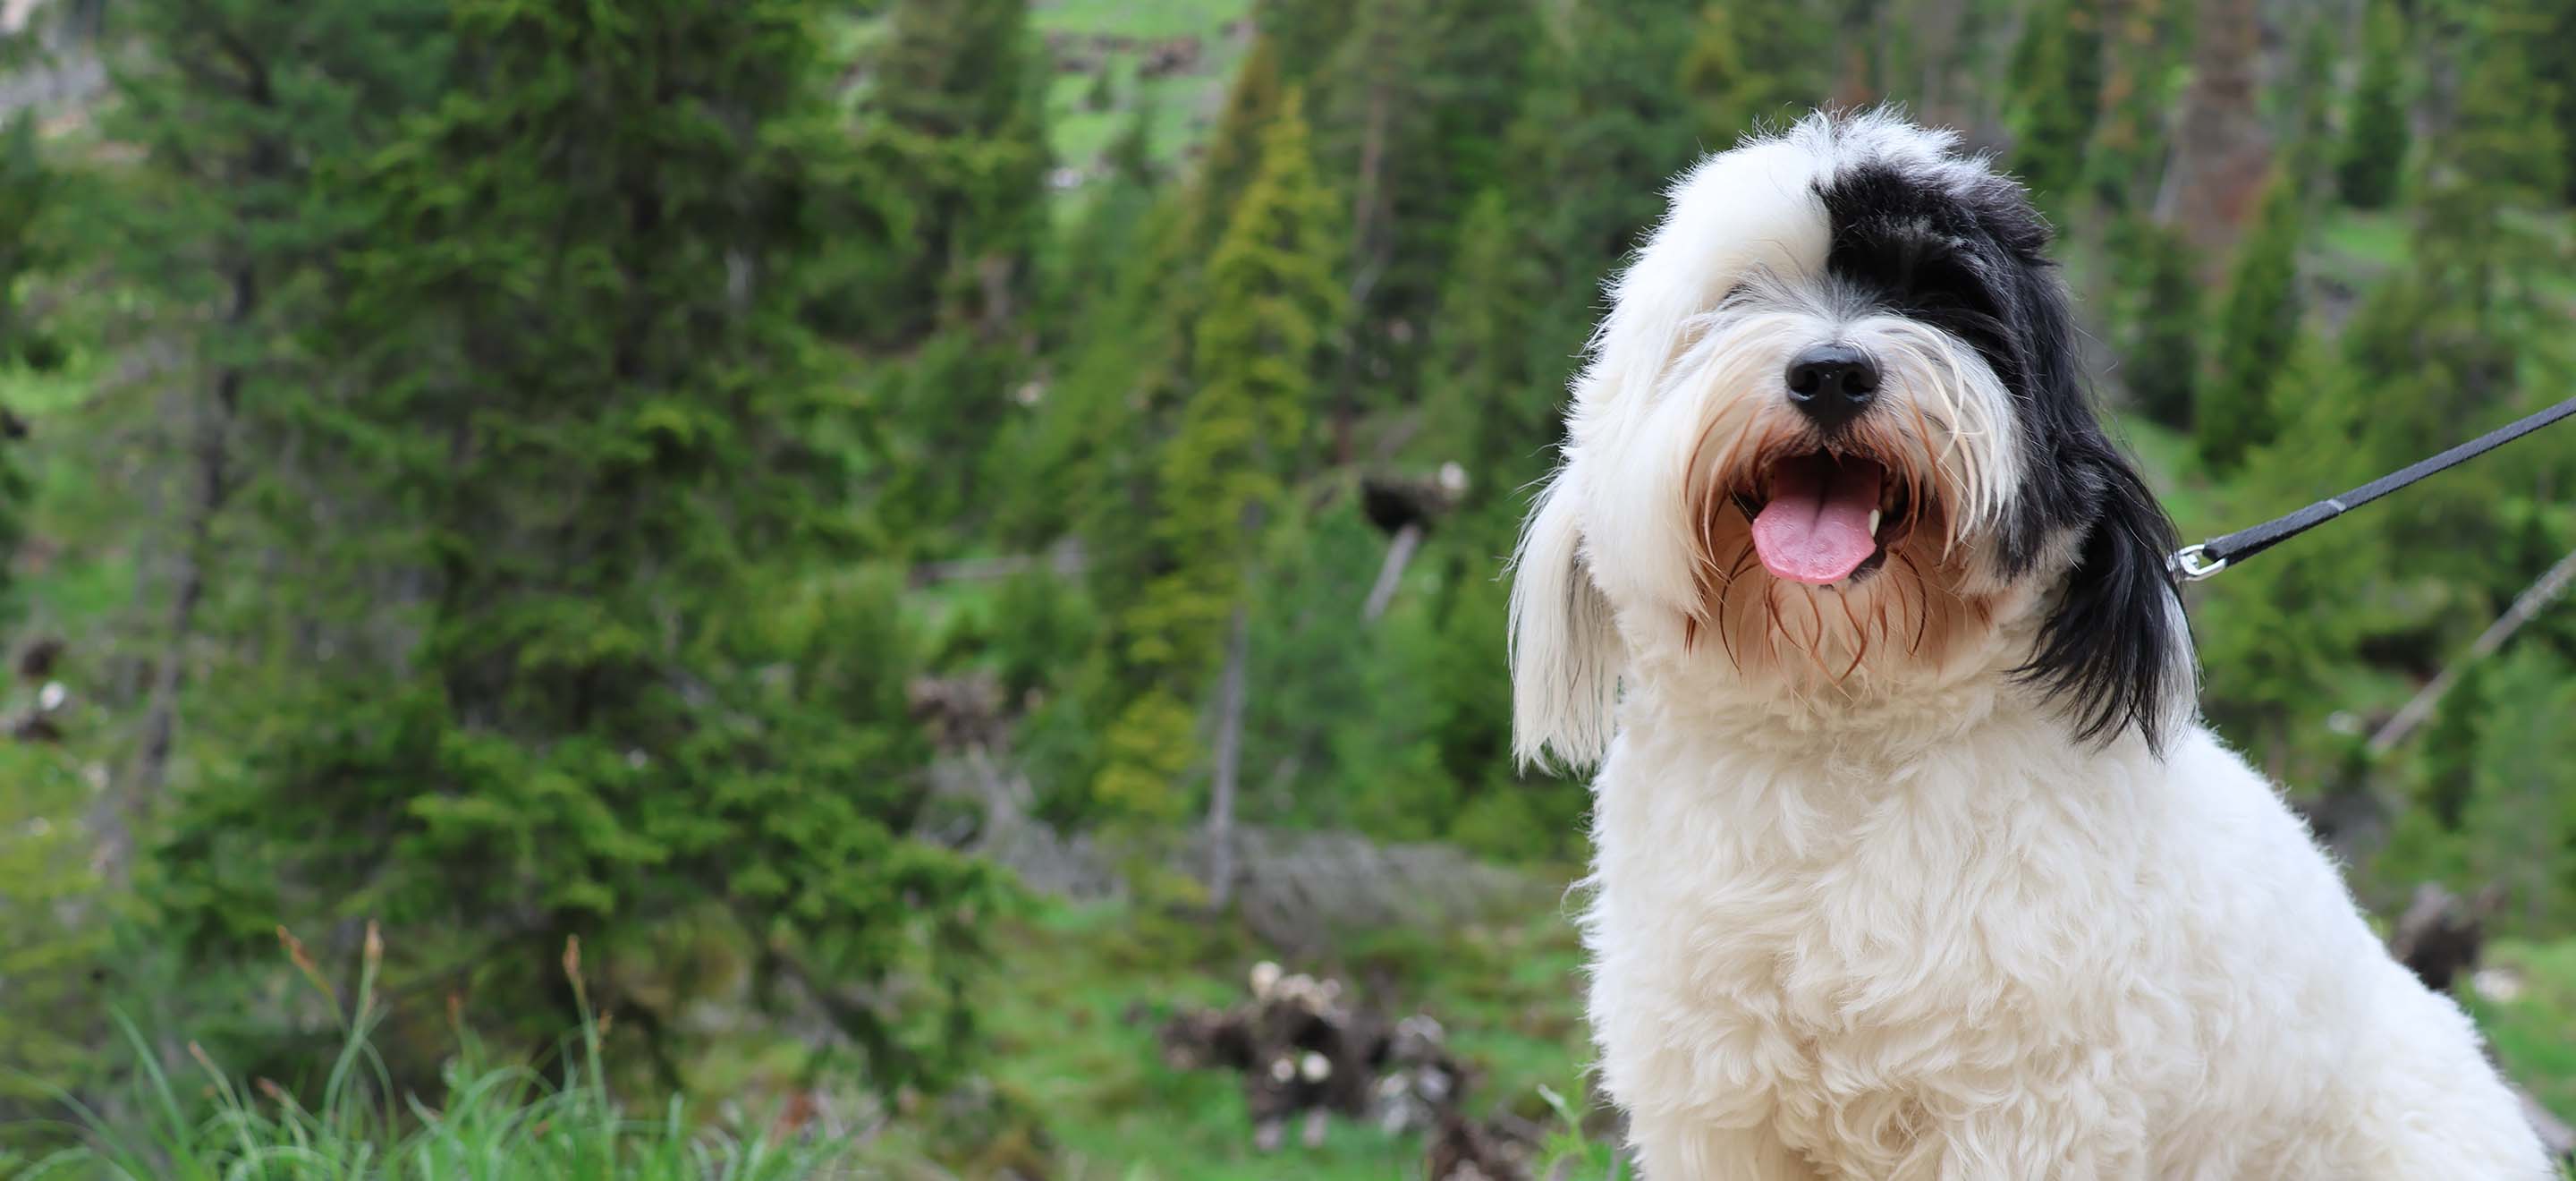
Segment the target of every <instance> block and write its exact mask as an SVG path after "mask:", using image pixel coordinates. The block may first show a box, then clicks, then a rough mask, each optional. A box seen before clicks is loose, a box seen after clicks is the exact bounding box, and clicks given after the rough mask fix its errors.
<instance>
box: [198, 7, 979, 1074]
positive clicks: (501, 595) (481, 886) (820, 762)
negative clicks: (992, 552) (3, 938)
mask: <svg viewBox="0 0 2576 1181" xmlns="http://www.w3.org/2000/svg"><path fill="white" fill-rule="evenodd" d="M827 8H828V6H827V5H825V4H822V3H819V2H816V0H725V2H722V3H712V2H710V3H683V2H679V0H674V2H672V3H666V4H658V5H653V6H650V7H647V8H642V9H635V8H628V9H620V10H615V11H611V10H608V9H603V8H600V7H598V6H595V5H591V4H588V3H585V2H582V0H555V2H550V3H528V2H524V0H488V2H487V0H465V2H463V3H461V4H460V6H459V8H458V11H457V22H458V23H457V28H458V33H459V37H460V39H461V42H462V44H461V46H460V53H459V57H458V60H459V61H460V62H461V63H464V67H463V68H462V69H460V70H459V71H458V72H457V73H456V74H454V75H453V76H452V78H453V81H452V86H453V90H452V92H451V93H449V94H448V95H447V97H446V99H445V101H443V102H442V103H440V104H439V105H438V106H437V108H436V110H435V113H434V114H431V115H429V116H427V117H423V118H419V119H416V120H413V121H412V122H411V123H410V124H409V125H408V126H407V127H406V128H405V130H404V132H403V134H402V137H401V139H400V141H399V142H398V143H397V144H395V145H394V146H392V147H391V148H389V149H388V150H387V151H385V152H384V153H382V154H381V156H379V157H378V158H377V159H376V160H375V161H374V163H373V164H372V165H371V166H370V167H368V168H366V169H365V170H363V171H361V172H355V173H353V174H351V175H349V176H348V177H347V179H346V183H347V184H348V185H350V186H351V187H352V189H353V190H354V191H355V193H356V194H357V195H358V196H359V197H360V198H362V199H363V200H364V201H365V202H366V204H367V205H368V206H369V207H370V208H372V209H373V210H374V214H375V215H374V217H373V219H372V220H371V221H370V222H369V223H368V224H367V225H366V226H365V233H364V234H363V236H361V237H359V238H358V239H357V240H356V241H354V242H353V243H352V244H351V247H352V248H351V249H349V250H348V251H346V252H345V254H344V257H343V260H342V261H343V264H344V266H345V267H346V270H347V285H346V287H345V288H344V289H342V290H340V291H338V292H337V293H336V294H338V295H339V296H340V298H339V300H338V301H337V310H336V312H335V314H333V315H332V316H330V317H328V318H327V319H325V320H323V321H322V325H321V327H320V328H318V329H317V330H316V335H315V342H316V351H317V354H318V355H324V356H332V357H340V358H346V359H347V361H348V363H349V364H350V366H351V367H352V370H353V372H352V373H351V374H349V380H348V381H346V383H345V384H346V386H347V387H348V392H347V394H346V395H345V398H344V401H343V403H342V404H341V405H340V406H338V407H337V408H336V409H335V412H334V414H333V415H332V416H331V417H330V418H328V419H327V420H321V421H317V422H315V423H313V424H312V426H313V429H314V431H315V442H314V445H315V446H318V447H324V448H327V449H331V450H335V451H338V452H341V453H344V454H347V455H349V456H350V457H351V462H350V463H349V464H348V465H347V466H346V469H345V470H341V471H338V472H335V473H332V475H333V476H334V484H333V486H332V487H330V488H329V489H328V491H329V492H330V494H331V497H332V499H333V501H334V502H335V503H337V504H340V505H343V506H356V507H367V506H371V507H372V508H373V510H374V511H373V512H372V513H368V514H366V515H360V514H359V513H358V512H357V511H356V507H349V508H344V510H343V511H342V512H340V513H336V514H334V515H332V516H330V517H326V518H323V520H322V525H323V528H322V529H320V530H318V531H317V530H316V529H315V528H314V527H313V524H312V518H310V517H309V516H308V517H307V518H305V522H304V526H303V527H304V530H305V536H304V537H303V539H302V540H303V541H304V542H305V543H306V544H309V545H312V546H314V547H316V548H337V549H339V550H342V551H344V552H352V553H355V554H359V555H362V556H363V558H362V560H363V561H364V562H365V563H366V565H367V566H368V567H369V568H370V572H369V578H370V579H371V581H373V582H374V584H375V585H379V586H382V587H386V588H398V589H394V590H392V593H391V595H390V599H391V601H390V602H385V603H380V604H378V605H376V606H374V607H371V608H370V609H369V614H368V616H367V618H369V619H374V620H379V621H381V620H382V619H383V618H385V617H387V616H390V617H392V618H395V619H399V620H400V621H401V623H402V626H401V628H400V629H399V630H398V631H396V632H395V633H394V634H393V635H392V636H389V637H386V638H384V639H381V640H380V641H379V643H380V644H381V645H383V646H385V647H387V648H388V649H389V650H388V651H387V652H386V654H385V656H384V658H383V659H381V660H379V661H376V662H374V663H373V664H372V666H360V667H356V668H351V667H346V666H344V665H326V666H324V667H322V668H320V669H315V670H309V671H307V670H301V669H294V670H289V671H287V672H285V673H282V674H281V675H279V676H278V677H277V678H276V679H275V681H274V683H273V685H272V686H271V688H270V691H271V693H272V694H273V696H272V698H271V700H269V701H267V702H265V703H264V705H265V706H266V707H267V708H268V710H269V711H270V713H269V715H268V717H269V720H268V722H267V723H266V726H265V728H264V729H263V730H262V731H261V732H259V733H258V735H257V739H258V740H257V741H256V742H255V743H252V744H251V745H250V747H249V749H248V750H247V751H246V752H245V755H244V757H243V758H242V760H241V761H240V763H239V765H238V766H237V767H236V768H234V769H233V770H232V771H231V772H230V773H227V774H223V775H220V776H212V777H210V781H209V783H208V784H207V785H206V787H205V788H204V789H203V790H201V791H199V792H197V793H194V794H193V795H192V797H191V798H190V800H189V802H188V803H189V806H188V808H187V809H186V810H185V812H184V813H183V814H182V815H181V816H180V817H179V818H178V824H177V831H176V834H175V838H174V840H173V842H172V843H171V845H170V846H169V848H168V849H167V850H166V851H165V854H164V857H163V864H164V866H165V871H166V874H167V878H168V881H167V883H166V885H165V888H164V889H163V891H162V899H161V901H162V906H163V908H164V909H165V911H166V912H167V913H168V914H169V915H171V916H172V919H173V920H174V921H175V922H178V923H180V924H183V925H184V927H185V928H186V929H187V930H189V931H191V932H192V933H193V934H194V936H195V938H196V942H197V944H198V945H199V946H200V947H203V948H207V949H209V950H212V949H232V950H237V951H238V950H246V949H248V948H253V947H258V946H259V945H260V944H261V943H263V942H265V941H267V940H268V939H269V938H270V934H269V933H270V932H271V931H272V930H273V928H274V925H275V924H277V923H278V922H281V921H283V922H286V923H287V924H289V925H290V926H294V927H298V928H303V929H313V928H316V927H322V926H325V925H327V924H329V923H331V922H334V921H343V920H354V919H357V918H360V917H373V918H378V919H381V920H382V921H383V922H384V923H385V924H386V927H387V932H388V934H387V942H388V943H389V944H390V945H391V946H392V947H393V948H395V949H397V954H401V952H402V950H403V949H417V951H416V952H414V953H413V954H416V955H418V956H420V957H422V959H423V960H430V959H439V960H444V959H446V958H447V957H452V956H459V955H461V956H463V957H465V958H466V959H467V960H468V961H469V962H478V963H481V964H484V965H486V968H485V969H484V971H483V973H482V975H481V979H480V984H479V985H478V998H479V999H478V1002H477V1011H478V1012H480V1013H484V1014H494V1013H497V1014H506V1015H509V1016H511V1017H513V1018H516V1019H519V1020H523V1021H525V1022H527V1026H528V1027H527V1028H525V1029H522V1030H520V1031H518V1032H525V1033H529V1034H534V1035H537V1036H552V1035H553V1034H554V1033H555V1032H556V1031H558V1030H559V1029H560V1028H561V1023H562V1021H563V1020H564V1018H565V1017H566V1016H567V1014H566V1013H565V1012H564V1011H563V1009H562V1008H561V1007H560V1006H561V1005H562V1004H563V1003H565V1002H566V1000H567V998H565V997H564V996H563V995H562V994H561V993H560V992H559V991H557V990H558V989H559V988H560V983H559V978H558V977H557V976H556V974H555V973H553V972H550V971H548V970H547V967H546V966H547V965H549V964H551V963H552V962H553V960H554V956H555V954H556V953H557V952H558V951H559V950H560V949H561V947H562V946H563V944H564V941H565V939H566V938H567V937H568V936H570V935H575V934H579V935H583V936H585V937H586V940H587V941H588V942H590V943H591V944H592V946H593V947H594V948H597V949H600V953H601V954H602V958H605V959H606V960H607V961H608V963H606V964H605V965H601V966H599V967H598V969H597V972H598V978H601V979H614V978H617V977H618V976H620V975H621V974H622V975H625V976H626V977H627V978H629V979H637V978H641V979H647V980H649V979H652V978H654V977H655V975H656V973H658V972H660V971H661V968H660V967H659V966H658V965H659V963H660V962H661V960H662V959H663V958H664V957H667V956H668V954H669V948H668V946H667V944H666V943H665V942H664V941H666V940H669V939H672V938H676V937H679V934H680V933H681V932H683V931H685V930H686V927H685V926H684V925H682V920H683V919H688V920H693V921H701V922H703V921H709V920H710V919H711V918H712V919H718V920H719V921H723V922H727V923H729V924H730V925H731V926H732V927H733V928H735V929H736V930H738V931H739V933H740V934H739V938H741V939H742V940H744V941H745V942H746V943H747V944H748V945H749V946H751V947H754V948H756V949H757V952H756V958H755V961H754V964H753V973H754V978H755V980H756V981H757V982H759V983H760V984H761V985H762V992H761V995H764V996H788V995H794V994H796V993H802V994H803V995H805V996H807V997H810V998H811V1000H812V1002H813V1003H815V1004H817V1005H819V1006H820V1007H821V1008H822V1009H823V1010H824V1011H825V1012H826V1013H827V1014H828V1015H829V1016H830V1017H831V1018H832V1019H833V1020H834V1022H835V1023H836V1024H837V1025H838V1026H839V1028H840V1030H841V1032H842V1033H844V1034H845V1035H846V1036H847V1037H849V1038H850V1039H851V1040H852V1041H854V1042H855V1043H856V1044H857V1045H858V1046H859V1048H860V1049H861V1050H862V1051H863V1052H864V1054H865V1055H866V1058H867V1064H868V1066H869V1067H870V1073H869V1078H870V1081H872V1082H874V1083H876V1084H878V1085H880V1086H886V1087H892V1086H895V1085H898V1084H901V1083H904V1082H906V1081H908V1080H911V1079H915V1078H919V1077H923V1076H925V1075H931V1076H935V1075H936V1074H938V1073H939V1072H940V1071H941V1070H942V1069H943V1068H945V1067H946V1066H948V1065H950V1064H951V1062H952V1060H953V1057H954V1054H955V1053H956V1052H957V1051H958V1050H959V1048H960V1047H961V1045H962V1043H963V1038H964V1035H965V1034H966V1033H967V1032H968V1030H969V1028H970V1022H969V1020H968V1018H969V1014H968V1012H967V1010H965V1009H964V1008H963V1007H962V1004H961V989H962V987H963V979H964V976H963V974H964V973H965V972H967V971H969V970H970V969H971V966H972V963H973V956H972V955H971V951H972V948H973V928H972V927H971V926H970V916H971V915H972V914H973V913H975V911H976V909H977V908H978V907H982V906H987V905H989V903H990V901H991V900H992V898H993V888H992V886H991V884H990V882H989V879H988V878H987V876H986V872H985V871H983V870H981V869H978V868H976V867H974V866H972V865H969V864H967V863H964V862H962V861H960V860H958V859H957V858H955V857H954V856H952V855H950V854H947V853H944V852H940V851H937V850H933V849H929V848H926V847H923V846H920V845H918V844H915V843H913V842H912V841H910V840H908V839H907V838H906V837H905V836H904V835H903V834H904V833H906V832H908V831H909V829H910V827H911V819H912V817H913V815H914V814H915V813H917V812H918V810H919V809H920V807H921V806H922V800H923V793H924V791H925V788H924V786H923V785H922V784H921V782H920V779H919V777H918V775H917V774H916V771H917V768H918V767H919V766H920V765H921V763H922V762H923V761H925V759H926V751H925V749H924V742H923V739H922V737H921V735H920V733H919V732H918V730H917V728H915V727H914V726H913V725H912V724H911V723H910V722H909V720H908V719H907V717H906V714H905V710H906V701H905V696H904V679H905V677H906V675H907V672H908V670H909V669H910V668H911V667H913V666H914V664H915V662H916V660H917V654H916V653H915V652H914V651H913V650H912V647H911V642H910V640H909V639H908V637H907V636H906V634H905V632H904V629H903V627H902V621H901V618H900V617H899V615H898V614H897V612H896V611H895V609H894V606H893V604H892V602H891V598H892V587H891V586H890V585H887V584H886V582H885V580H882V579H876V578H871V577H866V576H864V573H862V574H861V575H859V576H854V575H853V573H852V571H851V570H850V568H849V563H850V561H851V560H852V558H853V556H854V555H853V554H852V553H851V552H850V549H851V547H850V545H849V542H850V540H851V537H850V531H849V529H848V528H847V526H846V524H845V523H844V522H845V519H846V517H847V516H848V515H849V509H850V506H849V505H848V504H847V503H846V502H845V500H844V497H845V496H846V495H847V489H848V488H849V487H850V486H851V485H852V482H853V481H852V471H851V468H852V458H851V456H850V455H849V454H848V453H847V449H848V447H849V446H850V444H849V442H848V440H851V439H852V438H854V437H855V436H856V435H857V430H858V427H859V426H860V425H861V424H860V423H858V422H856V421H854V416H853V415H852V413H851V409H852V408H851V406H850V404H849V399H848V395H847V393H846V392H845V391H846V389H847V384H848V380H849V375H848V373H847V372H846V370H845V369H844V368H842V366H841V364H840V363H839V362H838V358H840V357H841V356H843V354H841V353H839V352H837V351H834V350H830V349H827V348H824V347H823V346H822V344H821V342H820V340H819V339H818V338H817V337H816V336H815V335H814V334H813V332H812V331H811V330H810V326H809V324H808V322H807V320H806V316H807V314H808V312H809V311H810V310H811V308H810V303H809V299H810V296H811V294H812V291H813V290H814V285H815V284H816V283H817V282H819V281H821V280H823V279H825V278H828V277H830V276H833V275H835V274H836V273H837V271H836V268H835V266H834V263H833V260H832V259H831V254H832V252H833V251H835V250H838V249H856V248H862V247H859V246H855V245H849V244H850V243H859V242H863V241H864V240H865V238H866V236H867V234H868V233H869V232H870V230H871V228H872V227H870V226H868V225H866V224H864V223H862V224H857V225H845V224H837V223H835V222H834V221H833V220H831V218H830V216H829V215H830V214H831V213H832V212H833V211H834V210H836V209H838V208H839V206H838V205H837V204H836V203H835V202H836V198H837V192H836V188H835V186H836V185H837V184H838V183H839V182H840V181H841V180H842V179H843V178H844V177H845V176H846V175H847V173H848V170H849V169H851V168H852V167H854V162H853V161H851V160H850V159H849V158H848V154H849V153H850V152H851V150H852V143H851V140H850V139H849V137H848V136H847V135H846V133H845V130H844V129H843V128H842V127H841V126H839V125H838V122H837V119H836V116H835V112H834V110H833V107H832V105H831V103H830V102H829V99H828V97H827V95H826V93H825V90H824V82H825V79H826V77H827V73H826V71H825V70H824V69H823V68H822V66H821V63H820V62H819V61H817V59H816V58H815V57H814V56H813V46H814V45H815V44H816V42H817V37H816V31H817V21H818V20H820V19H821V18H822V16H823V14H824V12H825V11H826V10H827ZM292 525H293V522H291V521H281V522H279V527H280V528H286V527H291V526H292ZM293 589H294V588H289V587H272V588H268V593H269V594H270V595H271V596H273V600H274V601H273V602H272V603H271V604H270V605H271V606H272V607H273V609H275V610H276V611H278V612H280V613H281V614H287V615H290V616H291V615H294V614H299V613H305V612H315V613H322V612H328V611H330V610H332V608H331V606H330V605H329V604H323V603H316V602H313V601H311V600H310V599H309V598H307V597H304V596H299V595H297V594H295V593H293ZM378 626H379V627H381V626H382V624H381V622H379V624H378ZM424 969H425V965H424V964H422V963H418V962H397V963H395V964H393V965H391V967H390V968H389V970H390V971H393V972H395V973H396V975H397V977H399V976H401V975H402V974H404V973H410V972H418V971H422V970H424ZM923 977H927V981H926V984H927V987H920V988H913V989H908V990H906V991H907V993H908V994H909V995H911V996H914V997H916V998H917V1000H916V1001H914V1002H910V1003H907V1004H904V1005H901V1006H888V1005H885V1004H882V1003H879V1002H877V1001H874V1000H861V999H852V995H851V993H850V992H849V991H848V990H851V989H859V990H864V991H865V992H866V994H867V995H869V996H874V997H884V996H890V995H894V993H892V992H889V991H886V990H887V989H889V988H891V987H893V985H894V984H895V983H896V982H897V981H899V980H900V981H913V980H917V979H920V978H923ZM782 984H792V985H794V986H795V987H794V988H792V989H781V988H779V987H777V986H779V985H782ZM602 1000H603V1003H604V1004H606V1005H608V1006H609V1009H610V1011H611V1012H612V1014H614V1015H616V1016H618V1017H621V1018H623V1019H624V1020H623V1021H622V1022H621V1024H623V1025H625V1026H626V1027H627V1028H630V1029H633V1030H636V1031H638V1034H639V1036H641V1037H642V1038H644V1039H645V1042H646V1044H647V1046H648V1047H651V1048H655V1049H667V1048H668V1046H667V1043H668V1042H669V1041H670V1040H671V1039H673V1038H675V1037H678V1036H680V1035H679V1034H678V1033H677V1032H676V1031H675V1030H673V1029H672V1028H671V1026H670V1025H669V1024H668V1021H667V1018H668V1017H669V1016H670V1014H669V1012H668V1011H667V1010H666V1009H664V1008H662V1007H658V1006H656V1005H653V1004H649V1003H646V1002H644V1001H642V1000H639V999H637V998H636V996H635V995H634V994H633V993H632V992H624V993H619V994H616V995H609V994H603V997H602Z"/></svg>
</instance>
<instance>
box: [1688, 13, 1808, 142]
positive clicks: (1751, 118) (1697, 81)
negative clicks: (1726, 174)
mask: <svg viewBox="0 0 2576 1181" xmlns="http://www.w3.org/2000/svg"><path fill="white" fill-rule="evenodd" d="M1832 32H1833V30H1832V26H1831V25H1829V24H1827V23H1825V22H1823V21H1819V20H1817V19H1815V16H1814V14H1813V13H1812V12H1810V11H1808V10H1807V9H1805V8H1803V7H1802V6H1798V5H1790V4H1780V3H1773V2H1770V0H1764V2H1761V3H1750V4H1745V3H1734V4H1710V5H1708V6H1706V7H1704V8H1702V9H1700V13H1699V21H1698V23H1697V25H1696V27H1694V28H1693V29H1692V32H1691V41H1690V48H1689V51H1688V52H1687V53H1685V54H1684V55H1683V57H1682V62H1681V90H1682V93H1683V94H1684V95H1687V96H1689V98H1690V99H1691V101H1692V104H1693V105H1694V106H1695V107H1696V108H1697V110H1698V113H1699V126H1700V140H1701V142H1702V143H1704V144H1706V145H1707V146H1708V147H1709V148H1711V149H1723V148H1725V147H1727V146H1729V145H1731V144H1733V143H1734V142H1735V140H1736V139H1737V137H1739V136H1742V135H1743V134H1744V133H1746V132H1748V131H1750V130H1752V129H1753V128H1755V127H1756V126H1759V125H1764V124H1766V123H1767V124H1769V125H1778V124H1781V123H1784V122H1788V121H1790V120H1793V119H1795V118H1796V117H1797V115H1798V114H1799V113H1800V111H1801V109H1802V108H1805V107H1811V106H1814V105H1816V104H1817V103H1819V102H1821V101H1823V99H1824V97H1825V95H1826V92H1827V91H1828V90H1829V89H1830V88H1831V83H1832V79H1831V77H1830V76H1829V74H1828V72H1827V70H1828V66H1829V63H1831V62H1832V61H1833V60H1834V58H1833V50H1834V44H1833V37H1832Z"/></svg>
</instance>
